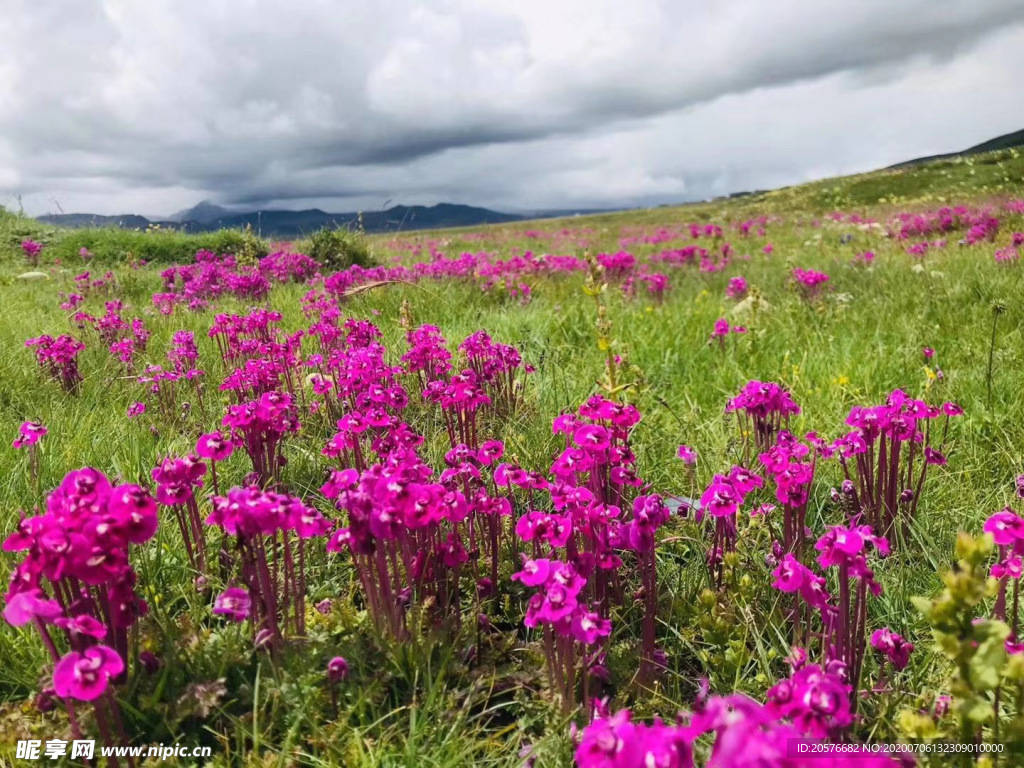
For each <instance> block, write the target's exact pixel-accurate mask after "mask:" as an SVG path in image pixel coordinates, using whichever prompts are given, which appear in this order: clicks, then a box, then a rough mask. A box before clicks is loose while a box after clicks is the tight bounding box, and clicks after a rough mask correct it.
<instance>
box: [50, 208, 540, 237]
mask: <svg viewBox="0 0 1024 768" xmlns="http://www.w3.org/2000/svg"><path fill="white" fill-rule="evenodd" d="M361 217H362V227H363V229H364V230H366V231H367V232H398V231H404V230H408V229H441V228H448V227H475V226H478V225H480V224H504V223H508V222H514V221H523V220H524V219H526V218H528V217H526V216H520V215H518V214H514V213H500V212H498V211H492V210H490V209H488V208H477V207H475V206H472V205H456V204H453V203H439V204H438V205H431V206H423V205H413V206H406V205H396V206H394V207H393V208H388V209H387V210H384V211H364V212H363V213H362V214H361ZM37 218H38V219H39V221H43V222H46V223H47V224H55V225H58V226H62V227H72V228H79V227H109V226H114V227H122V228H124V229H145V228H146V227H147V226H149V225H150V224H159V225H160V226H162V227H171V228H174V229H180V230H182V231H184V232H209V231H212V230H216V229H244V228H245V227H247V226H249V227H252V230H253V231H254V232H258V233H260V234H262V235H263V236H265V237H279V238H297V237H302V236H304V235H308V234H311V233H313V232H316V231H317V230H319V229H323V228H324V227H328V228H337V227H353V228H354V227H357V226H359V222H360V214H359V213H355V212H352V213H327V212H326V211H321V210H320V209H318V208H310V209H308V210H305V211H281V210H277V211H250V212H247V213H235V212H232V211H229V210H227V209H226V208H221V207H220V206H217V205H213V204H212V203H209V202H207V201H203V202H201V203H199V204H198V205H196V206H195V207H193V208H189V209H188V210H186V211H180V212H179V213H176V214H174V215H173V216H171V217H170V218H169V219H168V220H166V221H155V220H150V219H147V218H145V217H143V216H134V215H132V216H97V215H95V214H91V213H62V214H49V215H46V216H39V217H37Z"/></svg>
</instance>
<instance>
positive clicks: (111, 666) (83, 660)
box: [53, 645, 124, 701]
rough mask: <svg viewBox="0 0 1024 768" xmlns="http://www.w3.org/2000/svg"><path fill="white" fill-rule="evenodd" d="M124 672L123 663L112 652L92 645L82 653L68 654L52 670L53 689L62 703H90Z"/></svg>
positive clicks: (115, 652)
mask: <svg viewBox="0 0 1024 768" xmlns="http://www.w3.org/2000/svg"><path fill="white" fill-rule="evenodd" d="M123 671H124V662H123V661H122V660H121V657H120V656H119V655H118V654H117V651H115V650H114V649H113V648H108V647H107V646H105V645H95V646H93V647H91V648H86V649H85V651H84V652H83V653H78V652H76V651H71V652H70V653H68V654H66V655H65V656H64V657H63V658H62V659H61V660H60V661H58V662H57V664H56V666H55V667H54V668H53V688H54V690H55V691H56V693H57V695H58V696H60V697H61V698H65V699H78V700H79V701H92V700H93V699H96V698H99V697H100V696H101V695H102V694H103V692H104V691H106V690H107V686H108V685H109V683H110V678H112V677H117V676H118V675H120V674H121V673H122V672H123Z"/></svg>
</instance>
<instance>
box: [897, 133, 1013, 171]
mask: <svg viewBox="0 0 1024 768" xmlns="http://www.w3.org/2000/svg"><path fill="white" fill-rule="evenodd" d="M1012 147H1024V130H1021V131H1014V132H1013V133H1007V134H1005V135H1003V136H997V137H996V138H994V139H989V140H988V141H983V142H982V143H981V144H976V145H974V146H973V147H968V148H967V149H964V150H961V151H960V152H947V153H946V154H944V155H929V156H928V157H918V158H915V159H914V160H906V161H904V162H902V163H898V164H896V165H893V166H890V168H893V169H895V168H907V167H908V166H911V165H919V164H920V163H930V162H933V161H935V160H952V159H953V158H955V157H969V156H970V155H981V154H984V153H985V152H995V151H996V150H998V149H1010V148H1012Z"/></svg>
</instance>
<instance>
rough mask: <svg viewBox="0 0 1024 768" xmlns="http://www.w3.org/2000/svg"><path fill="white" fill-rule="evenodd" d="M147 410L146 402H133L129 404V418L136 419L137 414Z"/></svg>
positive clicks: (139, 414)
mask: <svg viewBox="0 0 1024 768" xmlns="http://www.w3.org/2000/svg"><path fill="white" fill-rule="evenodd" d="M145 412H146V404H145V403H132V404H131V405H129V406H128V418H129V419H134V418H135V417H136V416H141V415H142V414H144V413H145Z"/></svg>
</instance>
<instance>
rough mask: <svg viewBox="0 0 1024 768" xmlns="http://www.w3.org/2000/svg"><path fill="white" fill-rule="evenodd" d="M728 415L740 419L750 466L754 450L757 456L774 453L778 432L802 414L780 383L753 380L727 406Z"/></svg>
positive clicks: (741, 433) (745, 454)
mask: <svg viewBox="0 0 1024 768" xmlns="http://www.w3.org/2000/svg"><path fill="white" fill-rule="evenodd" d="M725 412H726V413H735V414H737V416H738V418H739V428H740V438H741V440H742V442H743V456H744V464H747V463H749V459H750V451H751V448H753V449H754V450H756V451H757V452H758V453H766V452H768V451H769V450H771V448H772V447H773V446H774V444H775V440H776V436H777V435H778V434H779V431H780V430H781V429H782V428H783V427H788V426H789V418H790V416H797V415H799V413H800V406H799V405H797V404H796V403H795V402H794V401H793V398H792V397H791V396H790V394H789V392H787V391H786V390H785V389H783V388H782V387H781V386H779V385H778V384H775V383H773V382H769V381H756V380H753V381H748V382H747V383H746V384H745V385H744V387H743V389H742V390H740V393H739V394H738V395H736V397H734V398H732V399H731V400H730V401H729V402H728V403H727V404H726V406H725Z"/></svg>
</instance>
